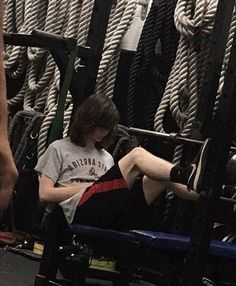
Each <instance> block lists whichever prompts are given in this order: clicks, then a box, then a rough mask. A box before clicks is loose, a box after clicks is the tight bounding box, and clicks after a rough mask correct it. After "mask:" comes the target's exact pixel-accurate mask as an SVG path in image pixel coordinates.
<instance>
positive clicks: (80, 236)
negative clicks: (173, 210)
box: [34, 207, 236, 286]
mask: <svg viewBox="0 0 236 286" xmlns="http://www.w3.org/2000/svg"><path fill="white" fill-rule="evenodd" d="M58 212H59V213H60V215H59V214H58ZM62 217H63V214H62V210H61V209H60V207H57V210H56V214H54V219H51V223H53V224H54V228H55V229H58V226H55V219H56V222H57V224H59V226H60V227H59V232H60V235H59V234H57V233H56V232H55V230H54V229H51V234H53V236H54V240H50V242H48V239H47V240H46V244H45V251H44V255H43V258H42V261H41V265H40V271H39V274H38V275H37V277H36V279H35V284H34V285H35V286H45V285H56V284H55V282H53V281H56V273H57V262H58V257H60V256H61V255H64V256H66V257H68V256H71V254H72V256H73V258H75V257H76V254H78V257H79V259H80V261H77V262H78V263H77V262H76V259H74V262H76V263H77V265H76V267H77V268H78V269H77V268H76V269H77V271H76V275H75V277H73V284H72V285H73V286H74V285H76V286H78V285H85V284H83V283H85V282H84V281H85V277H86V276H87V275H88V273H89V272H88V268H89V259H90V257H89V255H91V252H90V253H87V254H88V255H87V257H86V259H85V260H83V259H81V251H82V252H83V248H82V245H85V244H88V245H90V246H92V247H93V248H94V249H95V251H98V252H99V253H101V254H102V255H104V256H106V255H108V256H107V257H114V258H115V259H118V261H120V264H119V270H120V274H119V275H118V274H116V275H115V276H114V280H113V281H114V283H113V285H123V286H126V285H129V281H130V280H131V275H132V272H133V265H135V264H136V265H139V263H140V264H143V263H144V262H145V261H148V258H146V256H148V255H149V254H151V260H152V262H151V265H152V264H153V260H157V261H158V263H156V264H157V265H158V264H159V262H160V261H162V263H163V261H165V262H166V261H167V262H168V260H166V259H165V258H164V257H166V256H168V255H170V253H172V252H173V253H177V254H178V257H181V259H182V258H183V257H185V255H186V252H187V250H188V248H189V246H190V237H188V236H185V235H180V234H172V233H164V232H157V231H148V230H130V231H128V232H122V231H116V230H111V229H103V228H98V227H93V226H87V225H81V224H77V225H72V226H70V227H68V225H67V226H66V224H64V226H63V223H62ZM64 220H65V219H64ZM63 228H64V230H65V229H66V232H67V233H70V241H69V243H68V244H67V243H66V245H65V246H63V242H62V239H61V238H62V237H63V235H62V229H63ZM59 236H60V239H59ZM71 241H73V243H72V244H71V245H70V242H71ZM47 244H48V245H47ZM46 249H47V250H46ZM45 252H47V253H45ZM83 254H84V252H83ZM209 255H210V256H214V257H218V259H226V260H227V259H229V260H231V261H234V260H235V261H236V244H234V243H226V242H222V241H217V240H212V241H211V244H210V248H209ZM85 256H86V255H85ZM153 258H154V259H153ZM82 260H83V261H82ZM81 262H82V263H81ZM154 262H155V261H154ZM163 264H164V263H163ZM159 265H160V264H159ZM149 266H150V264H149ZM168 267H170V266H169V265H168V266H167V267H166V268H168ZM111 280H112V279H111ZM48 281H49V284H48ZM50 283H51V284H50Z"/></svg>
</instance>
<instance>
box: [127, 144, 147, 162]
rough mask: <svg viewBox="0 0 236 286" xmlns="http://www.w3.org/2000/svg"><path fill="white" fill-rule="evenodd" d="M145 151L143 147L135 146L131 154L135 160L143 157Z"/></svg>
mask: <svg viewBox="0 0 236 286" xmlns="http://www.w3.org/2000/svg"><path fill="white" fill-rule="evenodd" d="M145 152H146V150H145V149H144V148H143V147H135V148H134V149H133V150H132V151H130V154H131V156H132V158H133V160H136V159H140V158H142V156H143V154H144V153H145Z"/></svg>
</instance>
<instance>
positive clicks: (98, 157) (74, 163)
mask: <svg viewBox="0 0 236 286" xmlns="http://www.w3.org/2000/svg"><path fill="white" fill-rule="evenodd" d="M113 165H114V161H113V158H112V156H111V154H109V153H108V152H107V151H106V150H104V149H100V150H98V149H96V148H94V147H93V146H86V147H81V146H77V145H75V144H74V143H72V142H71V140H70V138H64V139H60V140H56V141H54V142H53V143H52V144H50V145H49V147H48V148H47V150H46V151H45V153H44V154H43V155H42V156H41V157H40V158H39V160H38V163H37V165H36V167H35V170H36V171H37V172H38V173H39V174H44V175H46V176H47V177H49V178H50V179H52V180H53V181H54V183H55V186H68V185H73V184H78V183H81V182H94V181H95V180H97V179H98V178H100V177H101V176H102V175H104V174H105V173H106V171H107V170H109V169H110V168H111V167H112V166H113ZM84 191H85V190H81V191H80V192H79V193H78V194H76V195H75V196H73V197H71V198H69V199H67V200H65V201H63V202H61V203H60V205H61V206H62V208H63V210H64V213H65V216H66V218H67V221H68V222H69V223H71V222H72V220H73V217H74V214H75V210H76V207H77V205H78V203H79V200H80V198H81V196H82V195H83V193H84Z"/></svg>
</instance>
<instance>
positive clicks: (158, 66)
mask: <svg viewBox="0 0 236 286" xmlns="http://www.w3.org/2000/svg"><path fill="white" fill-rule="evenodd" d="M175 4H176V3H175V1H172V0H169V1H159V5H156V3H155V2H153V3H152V6H151V9H150V12H149V14H148V16H147V19H146V21H145V24H144V28H143V31H142V34H141V37H140V41H139V44H138V49H137V52H136V54H135V57H134V60H133V63H132V66H131V69H130V78H129V92H128V103H127V121H128V122H127V123H128V125H129V126H134V125H136V122H135V104H136V103H137V102H138V103H139V100H138V101H137V99H138V97H140V96H142V97H143V98H145V100H146V101H149V106H148V111H147V112H146V113H147V114H144V115H143V116H142V117H143V118H144V120H143V121H144V124H145V125H144V126H142V127H143V128H145V129H149V130H150V129H153V120H154V115H155V112H156V109H157V106H158V103H159V101H160V99H161V98H162V96H163V93H164V88H165V85H166V81H167V78H168V76H169V73H170V70H171V67H172V65H173V62H174V59H175V53H176V49H177V39H178V35H177V32H176V30H175V27H174V22H173V14H174V9H175ZM140 82H141V83H142V85H143V86H145V85H147V87H148V88H150V86H152V87H153V91H152V94H151V95H150V94H148V97H150V98H149V99H147V94H140V95H139V94H138V93H137V92H136V89H137V86H138V85H139V84H140Z"/></svg>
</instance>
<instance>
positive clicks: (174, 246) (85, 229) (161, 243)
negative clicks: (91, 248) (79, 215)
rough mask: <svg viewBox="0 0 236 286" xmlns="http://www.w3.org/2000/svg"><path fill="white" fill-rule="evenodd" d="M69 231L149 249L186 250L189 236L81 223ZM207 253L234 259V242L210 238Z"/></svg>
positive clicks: (235, 249) (235, 255)
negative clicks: (125, 230) (126, 230)
mask: <svg viewBox="0 0 236 286" xmlns="http://www.w3.org/2000/svg"><path fill="white" fill-rule="evenodd" d="M70 229H71V231H72V232H73V233H75V234H78V235H81V236H83V237H85V238H88V239H94V240H95V241H96V240H106V241H112V242H115V243H117V244H139V245H142V246H145V247H148V248H150V249H157V250H158V249H166V250H177V251H187V250H188V248H189V245H190V237H189V236H185V235H180V234H173V233H163V232H156V231H148V230H131V231H129V232H121V231H116V230H112V229H103V228H98V227H93V226H86V225H81V224H76V225H72V226H71V227H70ZM209 253H210V254H211V255H214V256H220V257H225V258H232V259H236V244H235V243H227V242H222V241H219V240H212V241H211V244H210V249H209Z"/></svg>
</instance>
